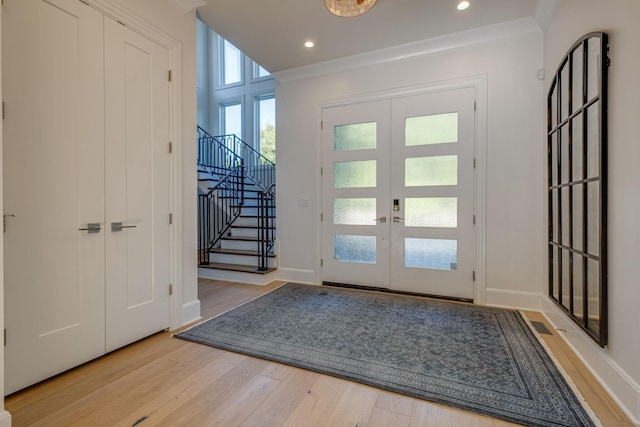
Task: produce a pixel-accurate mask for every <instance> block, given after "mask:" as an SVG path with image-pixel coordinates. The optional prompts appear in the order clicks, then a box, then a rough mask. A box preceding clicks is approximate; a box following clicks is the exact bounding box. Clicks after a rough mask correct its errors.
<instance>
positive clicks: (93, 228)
mask: <svg viewBox="0 0 640 427" xmlns="http://www.w3.org/2000/svg"><path fill="white" fill-rule="evenodd" d="M100 230H101V227H100V223H99V222H90V223H88V224H87V226H86V227H85V228H78V231H87V232H89V234H92V233H99V232H100Z"/></svg>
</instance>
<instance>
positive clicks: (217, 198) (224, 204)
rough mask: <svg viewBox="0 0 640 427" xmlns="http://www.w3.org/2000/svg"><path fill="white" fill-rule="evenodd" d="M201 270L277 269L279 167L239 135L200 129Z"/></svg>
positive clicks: (199, 225) (250, 270)
mask: <svg viewBox="0 0 640 427" xmlns="http://www.w3.org/2000/svg"><path fill="white" fill-rule="evenodd" d="M198 181H199V182H198V193H199V194H198V235H199V243H198V266H199V267H200V268H205V269H213V270H218V271H231V272H242V273H252V274H267V273H270V272H272V271H274V270H275V269H276V254H275V252H274V246H275V214H276V209H275V188H276V187H275V165H274V164H273V163H272V162H270V161H269V160H268V159H266V158H265V157H264V156H262V155H261V154H260V153H258V152H257V151H256V150H254V149H253V148H252V147H250V146H248V145H247V144H246V143H245V142H244V141H242V140H241V139H240V138H237V137H236V136H235V135H223V136H212V135H210V134H209V133H207V132H206V131H205V130H204V129H202V128H200V127H198Z"/></svg>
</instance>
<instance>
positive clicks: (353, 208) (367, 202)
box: [333, 198, 376, 225]
mask: <svg viewBox="0 0 640 427" xmlns="http://www.w3.org/2000/svg"><path fill="white" fill-rule="evenodd" d="M375 216H376V199H375V198H366V199H365V198H357V199H334V201H333V223H334V224H337V225H374V224H375V220H374V218H375Z"/></svg>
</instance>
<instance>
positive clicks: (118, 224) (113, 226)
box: [111, 222, 137, 231]
mask: <svg viewBox="0 0 640 427" xmlns="http://www.w3.org/2000/svg"><path fill="white" fill-rule="evenodd" d="M136 227H137V225H122V223H121V222H112V223H111V231H122V229H123V228H136Z"/></svg>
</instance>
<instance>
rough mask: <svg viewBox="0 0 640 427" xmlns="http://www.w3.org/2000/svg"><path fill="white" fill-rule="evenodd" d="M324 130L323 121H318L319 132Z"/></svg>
mask: <svg viewBox="0 0 640 427" xmlns="http://www.w3.org/2000/svg"><path fill="white" fill-rule="evenodd" d="M323 129H324V120H320V130H323Z"/></svg>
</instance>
